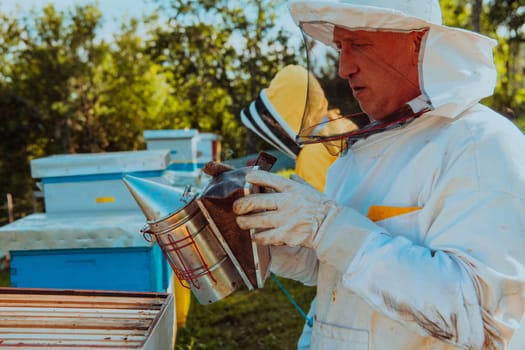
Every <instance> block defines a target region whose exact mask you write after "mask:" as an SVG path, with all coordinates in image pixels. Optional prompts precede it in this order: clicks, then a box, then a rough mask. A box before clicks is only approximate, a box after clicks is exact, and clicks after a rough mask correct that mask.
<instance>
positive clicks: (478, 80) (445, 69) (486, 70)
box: [289, 0, 496, 141]
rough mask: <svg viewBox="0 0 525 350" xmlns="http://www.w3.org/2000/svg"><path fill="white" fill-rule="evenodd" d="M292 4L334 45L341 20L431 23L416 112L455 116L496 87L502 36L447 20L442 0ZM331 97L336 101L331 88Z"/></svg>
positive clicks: (410, 25) (402, 27) (300, 21)
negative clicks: (496, 50) (495, 54)
mask: <svg viewBox="0 0 525 350" xmlns="http://www.w3.org/2000/svg"><path fill="white" fill-rule="evenodd" d="M289 9H290V13H291V15H292V17H293V19H294V21H295V23H296V24H297V25H298V26H299V27H300V28H301V30H302V31H303V33H304V34H305V37H306V38H312V39H315V40H316V41H318V42H322V43H324V44H325V45H326V46H328V47H330V46H331V47H333V45H334V44H333V33H334V28H335V27H336V26H337V27H341V28H345V29H348V30H370V31H378V30H381V31H399V32H406V31H412V30H421V29H427V32H426V34H425V37H424V40H422V44H421V48H420V51H419V86H420V88H421V90H422V91H421V96H419V97H418V98H417V99H415V100H413V101H407V104H408V105H410V106H411V107H412V109H413V110H414V112H417V111H418V110H422V109H425V111H426V110H427V109H428V110H429V111H428V112H426V113H432V114H434V115H439V116H444V117H449V118H454V117H456V116H457V115H458V114H460V113H461V112H463V111H464V110H465V109H467V108H469V107H470V106H472V105H474V104H475V103H477V102H479V101H480V100H481V99H482V98H484V97H487V96H490V95H491V94H492V93H493V90H494V86H495V83H496V69H495V66H494V62H493V53H492V49H493V47H494V46H495V44H496V41H495V40H493V39H490V38H488V37H485V36H483V35H480V34H477V33H475V32H471V31H467V30H463V29H459V28H452V27H447V26H444V25H442V18H441V10H440V7H439V2H438V0H340V1H337V0H333V1H297V0H295V1H294V0H292V1H291V2H290V3H289ZM402 83H403V82H402V81H400V84H402ZM391 88H393V89H395V87H391ZM326 97H327V99H328V101H331V99H330V95H329V94H328V93H327V94H326ZM318 122H319V121H318ZM312 123H313V122H312V121H310V122H309V123H308V122H307V123H306V125H305V120H304V118H303V125H302V127H301V131H300V133H299V134H300V137H299V138H301V137H302V138H303V141H304V140H308V137H309V136H311V135H312V132H313V130H315V128H314V127H313V126H312ZM305 130H306V132H305Z"/></svg>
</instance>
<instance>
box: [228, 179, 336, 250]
mask: <svg viewBox="0 0 525 350" xmlns="http://www.w3.org/2000/svg"><path fill="white" fill-rule="evenodd" d="M246 181H247V182H250V183H252V184H254V185H258V186H261V187H264V188H271V189H272V190H274V191H275V192H269V193H255V194H250V195H248V196H245V197H242V198H240V199H237V200H236V201H235V202H234V203H233V211H234V212H235V214H237V215H239V216H238V217H237V224H238V225H239V227H240V228H242V229H246V230H247V229H256V231H255V232H257V233H255V234H254V236H253V239H254V241H256V242H257V243H260V244H271V245H288V246H304V247H308V248H315V247H316V245H317V244H316V243H317V242H318V241H319V239H320V235H322V234H324V233H323V231H322V230H321V227H322V226H323V223H324V222H325V220H326V219H327V218H328V217H333V216H334V215H336V214H337V213H338V212H339V208H338V206H337V205H336V204H335V202H333V201H331V200H330V199H328V198H327V197H326V196H325V195H324V194H322V193H321V192H319V191H317V190H316V189H314V188H313V187H311V186H309V185H308V184H306V183H300V182H297V181H293V180H290V179H286V178H284V177H282V176H279V175H276V174H272V173H269V172H266V171H261V170H254V171H252V172H250V173H249V174H248V175H247V176H246Z"/></svg>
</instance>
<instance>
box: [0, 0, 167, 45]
mask: <svg viewBox="0 0 525 350" xmlns="http://www.w3.org/2000/svg"><path fill="white" fill-rule="evenodd" d="M50 3H51V4H53V5H55V7H56V8H57V9H58V10H68V9H73V8H74V7H75V6H76V5H87V4H97V5H98V8H99V9H100V11H101V12H102V16H103V19H104V26H103V28H102V33H101V36H102V37H104V38H110V37H111V36H112V33H114V32H115V31H118V28H119V23H120V22H121V19H122V17H127V18H131V17H138V18H140V17H141V15H142V14H144V13H151V12H153V10H154V9H155V8H156V6H157V5H156V4H155V3H153V1H152V0H98V1H97V0H0V11H1V12H3V13H16V11H17V9H18V8H20V9H21V10H22V11H24V12H26V11H29V10H30V9H33V8H34V9H36V10H39V9H41V8H43V7H45V6H46V5H48V4H50Z"/></svg>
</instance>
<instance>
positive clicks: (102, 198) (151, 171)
mask: <svg viewBox="0 0 525 350" xmlns="http://www.w3.org/2000/svg"><path fill="white" fill-rule="evenodd" d="M169 160H170V155H169V151H168V150H147V151H125V152H107V153H89V154H62V155H53V156H49V157H44V158H38V159H33V160H32V161H31V162H30V165H31V176H32V177H33V178H34V179H40V181H41V185H42V187H43V188H42V190H43V192H44V203H45V211H46V212H47V213H64V212H88V211H89V212H92V211H99V212H106V213H107V212H108V211H119V210H120V211H122V210H138V208H137V204H136V202H135V201H134V200H133V198H132V197H131V195H130V194H129V191H127V189H126V188H125V186H124V185H123V184H122V181H121V180H122V177H123V176H124V175H125V174H132V175H134V176H138V177H144V178H149V179H152V180H155V179H159V180H160V179H161V177H162V173H163V171H165V170H166V168H167V167H168V165H169Z"/></svg>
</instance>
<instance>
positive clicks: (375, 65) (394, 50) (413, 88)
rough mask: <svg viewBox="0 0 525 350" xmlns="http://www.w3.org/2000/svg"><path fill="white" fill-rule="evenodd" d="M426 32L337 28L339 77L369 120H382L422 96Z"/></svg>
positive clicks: (335, 37)
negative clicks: (421, 66) (420, 60)
mask: <svg viewBox="0 0 525 350" xmlns="http://www.w3.org/2000/svg"><path fill="white" fill-rule="evenodd" d="M424 33H425V31H413V32H402V33H401V32H380V31H363V30H348V29H344V28H340V27H336V28H335V29H334V43H335V45H336V46H337V47H338V48H339V53H340V56H339V75H340V76H341V77H342V78H344V79H347V80H348V82H349V83H350V87H351V88H352V93H353V94H354V97H355V98H356V99H357V100H358V102H359V105H360V106H361V109H362V110H363V111H364V112H365V113H367V114H368V116H369V117H371V118H373V119H376V120H381V119H383V118H384V117H386V116H388V115H389V114H391V113H393V112H395V111H396V110H397V109H399V108H400V107H401V106H403V105H404V104H405V103H406V102H408V101H410V100H412V99H413V98H415V97H417V96H419V95H420V94H421V89H420V86H419V74H418V58H419V47H420V43H421V39H422V37H423V35H424Z"/></svg>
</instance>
